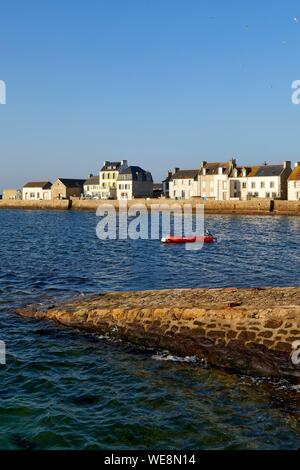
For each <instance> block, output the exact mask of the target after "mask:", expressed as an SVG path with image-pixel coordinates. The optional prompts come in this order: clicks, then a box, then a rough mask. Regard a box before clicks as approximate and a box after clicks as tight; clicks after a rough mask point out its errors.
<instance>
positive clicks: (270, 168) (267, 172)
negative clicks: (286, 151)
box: [248, 165, 285, 177]
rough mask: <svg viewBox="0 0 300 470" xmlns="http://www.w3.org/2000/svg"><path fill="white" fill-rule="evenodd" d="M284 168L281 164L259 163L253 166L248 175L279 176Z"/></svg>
mask: <svg viewBox="0 0 300 470" xmlns="http://www.w3.org/2000/svg"><path fill="white" fill-rule="evenodd" d="M284 169H285V168H284V166H283V165H260V166H255V167H254V168H253V169H252V171H251V173H250V174H249V175H248V176H249V177H252V176H261V177H262V176H263V177H265V176H280V175H281V173H282V172H283V171H284Z"/></svg>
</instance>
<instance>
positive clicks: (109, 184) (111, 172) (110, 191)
mask: <svg viewBox="0 0 300 470" xmlns="http://www.w3.org/2000/svg"><path fill="white" fill-rule="evenodd" d="M127 167H128V164H127V160H121V161H119V162H110V161H105V162H104V164H103V167H102V168H101V170H100V174H99V184H100V197H101V199H116V198H117V180H118V176H119V172H120V171H121V170H123V169H124V168H127Z"/></svg>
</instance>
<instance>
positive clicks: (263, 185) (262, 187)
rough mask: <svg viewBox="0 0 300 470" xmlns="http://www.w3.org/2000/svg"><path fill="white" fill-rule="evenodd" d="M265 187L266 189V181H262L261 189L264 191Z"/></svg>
mask: <svg viewBox="0 0 300 470" xmlns="http://www.w3.org/2000/svg"><path fill="white" fill-rule="evenodd" d="M264 187H265V182H264V181H261V182H260V189H264Z"/></svg>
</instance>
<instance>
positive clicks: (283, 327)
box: [17, 287, 300, 383]
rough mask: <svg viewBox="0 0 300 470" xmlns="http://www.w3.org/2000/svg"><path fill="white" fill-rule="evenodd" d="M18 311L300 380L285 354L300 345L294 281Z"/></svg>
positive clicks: (299, 300)
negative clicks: (276, 285)
mask: <svg viewBox="0 0 300 470" xmlns="http://www.w3.org/2000/svg"><path fill="white" fill-rule="evenodd" d="M17 313H18V314H20V315H22V316H26V317H33V318H38V319H43V320H51V321H54V322H56V323H59V324H61V325H65V326H68V327H73V328H79V329H82V330H86V331H90V332H97V333H101V334H106V333H108V334H110V335H111V336H112V337H115V338H119V339H122V340H125V341H129V342H131V343H132V344H134V345H140V346H145V347H152V348H156V349H168V350H169V351H171V352H173V353H176V354H180V355H184V356H187V355H188V356H197V357H198V358H199V359H204V360H205V361H207V363H208V364H209V365H212V366H216V367H220V368H223V369H226V370H230V371H238V372H242V373H246V374H255V375H263V376H272V377H287V378H290V379H293V380H294V381H296V382H298V383H300V365H297V364H295V363H294V362H295V360H294V361H292V354H294V358H295V357H297V347H298V349H299V350H300V287H299V288H296V287H291V288H259V289H236V288H230V289H175V290H162V291H143V292H124V293H106V294H100V295H97V296H89V297H83V298H82V297H81V298H80V299H75V300H74V301H69V302H66V303H63V304H57V305H51V306H49V307H48V308H45V309H44V310H39V309H35V308H27V309H21V310H18V311H17ZM295 341H299V346H297V345H295V343H294V342H295ZM299 359H300V353H299Z"/></svg>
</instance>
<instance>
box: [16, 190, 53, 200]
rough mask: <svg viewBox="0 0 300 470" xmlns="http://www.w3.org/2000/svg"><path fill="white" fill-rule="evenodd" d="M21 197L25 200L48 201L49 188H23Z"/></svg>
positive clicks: (49, 195) (49, 197)
mask: <svg viewBox="0 0 300 470" xmlns="http://www.w3.org/2000/svg"><path fill="white" fill-rule="evenodd" d="M22 199H24V200H25V201H41V200H44V201H50V199H51V189H43V188H23V189H22Z"/></svg>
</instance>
